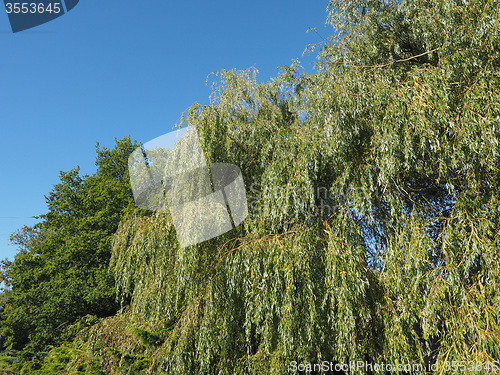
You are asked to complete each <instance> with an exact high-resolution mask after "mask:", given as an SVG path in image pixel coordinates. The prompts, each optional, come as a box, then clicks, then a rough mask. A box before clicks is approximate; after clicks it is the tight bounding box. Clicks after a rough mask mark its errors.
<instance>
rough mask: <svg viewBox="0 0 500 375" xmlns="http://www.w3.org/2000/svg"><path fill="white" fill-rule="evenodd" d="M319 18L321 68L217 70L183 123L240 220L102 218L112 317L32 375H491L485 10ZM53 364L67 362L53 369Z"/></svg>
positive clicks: (494, 62)
mask: <svg viewBox="0 0 500 375" xmlns="http://www.w3.org/2000/svg"><path fill="white" fill-rule="evenodd" d="M328 22H330V23H331V24H332V25H333V26H334V28H335V30H336V33H335V34H334V35H333V36H332V37H330V38H329V39H327V40H326V41H325V43H322V44H321V45H318V46H311V47H310V48H311V49H314V48H320V52H319V55H318V56H319V59H320V60H319V63H318V64H317V69H318V73H317V74H307V73H304V72H302V70H301V69H300V67H299V66H298V64H297V63H293V64H291V65H290V66H285V67H283V69H282V71H281V73H280V74H279V75H278V77H276V78H275V79H273V80H272V81H270V82H261V83H258V82H257V80H256V71H255V70H247V71H241V72H236V71H223V72H221V73H220V74H219V76H218V77H219V80H218V82H217V83H216V84H215V86H214V94H213V96H212V98H211V102H210V104H209V105H205V106H200V105H197V104H195V105H193V106H192V107H191V108H190V109H189V110H188V111H187V112H186V114H185V115H184V116H183V118H182V120H181V123H182V124H185V125H187V126H190V127H194V128H196V130H197V132H198V134H199V136H200V140H201V142H202V147H203V149H204V151H205V153H206V155H207V159H208V162H224V163H233V164H236V165H238V166H240V168H241V170H242V173H243V178H244V181H245V185H246V187H247V198H248V202H249V210H250V215H249V217H248V218H247V219H246V220H245V221H244V223H243V224H242V225H241V226H239V227H238V228H236V229H234V230H232V231H231V232H228V233H226V234H224V235H223V236H220V237H218V238H214V239H212V240H209V241H207V242H203V243H201V244H198V245H193V246H189V247H186V248H181V247H179V245H178V242H177V240H176V235H175V230H174V227H173V223H172V219H171V217H170V215H169V214H168V213H165V212H158V213H155V214H147V215H146V214H138V215H133V216H122V215H120V214H117V215H116V218H117V220H118V219H119V218H120V217H121V221H120V223H119V225H117V226H114V225H110V226H109V227H107V228H109V231H106V232H105V233H106V235H110V234H111V233H113V232H114V233H115V234H114V236H113V240H112V250H111V257H110V263H109V268H106V270H110V272H112V273H113V274H114V279H115V283H116V287H117V291H118V296H119V301H120V305H121V309H120V311H119V312H118V313H117V314H115V315H114V316H112V317H108V318H104V319H99V320H98V321H97V323H95V324H92V325H90V326H88V327H85V328H82V329H81V330H80V331H79V333H78V334H76V338H75V339H74V340H73V341H71V342H68V343H66V344H63V345H62V346H60V347H58V348H54V349H52V350H51V352H50V354H49V355H48V356H47V357H46V360H45V361H43V363H41V364H40V366H42V367H41V369H42V370H44V371H45V370H46V371H53V372H54V371H60V370H59V369H63V368H64V370H61V371H63V372H65V373H71V374H72V373H78V372H79V371H83V372H87V373H92V371H95V372H94V373H99V371H101V372H102V373H110V374H138V373H145V374H161V373H165V374H184V373H195V374H269V373H278V374H286V373H299V371H296V369H293V368H290V365H291V363H297V364H318V363H322V362H323V361H328V363H330V362H332V363H337V364H345V363H353V362H357V361H366V362H369V363H372V364H381V363H386V364H387V363H389V364H392V365H393V366H398V365H400V366H403V367H404V366H405V365H407V364H422V365H425V366H426V369H427V370H429V372H435V373H443V372H445V371H446V372H447V373H460V372H463V368H460V367H458V368H457V369H455V370H456V371H455V370H454V369H452V368H447V367H446V362H448V363H452V361H458V363H459V364H460V363H462V361H466V364H467V368H470V367H469V365H470V363H474V364H475V368H474V369H473V370H472V371H470V372H474V373H489V372H490V371H491V366H492V365H493V363H494V361H499V360H500V328H499V320H500V311H499V306H500V300H499V298H500V295H499V287H500V269H499V267H498V264H499V261H500V259H499V257H500V256H499V252H498V249H499V248H500V242H499V236H498V234H497V233H498V232H499V229H500V227H499V225H500V222H499V219H500V217H499V215H500V213H499V208H500V201H499V197H500V194H499V193H500V178H499V177H500V176H499V173H500V170H499V167H500V159H499V143H498V141H499V138H500V77H499V72H500V45H499V43H500V35H499V34H500V28H499V26H500V4H499V3H498V2H497V1H495V0H476V1H473V2H472V1H462V0H436V1H432V2H431V1H421V0H419V1H415V0H407V1H404V0H403V1H381V0H350V1H347V2H346V1H340V0H331V1H330V2H329V5H328ZM63 177H64V176H63ZM67 178H68V180H67V182H66V183H65V185H68V186H73V183H74V180H75V178H76V177H75V176H74V175H71V176H68V177H67ZM76 186H79V185H78V184H76ZM120 186H121V185H120ZM99 188H102V186H99ZM95 191H96V192H97V191H100V190H95ZM124 194H125V193H124ZM75 196H76V197H78V196H79V194H76V195H75ZM75 199H76V198H75ZM72 201H73V200H72V199H70V202H72ZM61 202H62V201H61ZM127 202H128V201H127ZM54 207H56V206H54ZM123 207H124V206H123ZM127 207H129V206H127ZM56 217H59V216H56ZM47 220H51V217H49V216H47ZM54 220H55V219H54ZM70 221H71V220H70ZM71 222H72V221H71ZM75 222H76V223H79V221H75ZM53 223H54V226H52V227H50V228H52V230H55V231H57V230H59V229H60V228H62V227H66V226H68V223H69V221H68V222H67V221H64V220H63V218H61V219H60V220H58V221H57V220H55V221H53ZM113 223H115V224H117V221H113ZM100 225H101V223H100V222H99V226H100ZM115 229H116V231H115ZM78 233H80V232H78ZM49 235H50V232H46V231H40V232H37V233H36V234H35V235H34V237H33V241H35V240H38V239H40V238H42V239H41V240H40V241H41V242H40V243H41V244H44V243H51V242H46V241H47V239H46V238H49V239H50V237H40V236H49ZM77 238H80V237H77ZM106 238H110V237H106ZM30 240H31V237H30ZM106 243H107V244H109V242H106ZM38 246H40V249H44V248H45V247H44V246H43V245H37V248H38ZM68 249H72V248H68ZM106 249H108V248H107V247H106ZM63 253H64V254H71V252H69V251H68V250H65V251H64V252H61V255H62V254H63ZM22 254H23V253H22V252H21V255H20V257H22ZM106 254H107V255H109V253H106ZM41 255H43V254H42V253H41ZM26 257H27V255H26ZM23 259H24V258H23ZM42 259H43V258H42ZM16 261H17V258H16ZM26 262H27V260H26ZM30 262H32V263H29V264H31V265H32V266H31V268H32V269H33V270H41V269H45V268H44V267H41V266H40V264H39V263H33V262H40V261H39V260H32V259H31V258H30ZM33 264H37V266H36V267H35V266H34V265H33ZM12 269H13V270H15V267H14V265H12ZM103 269H104V268H103ZM33 272H34V271H33ZM37 272H38V271H37ZM42 275H43V273H42V272H40V277H42ZM16 278H18V280H19V283H20V282H21V281H22V280H23V278H21V277H19V276H16V277H13V278H12V285H13V291H14V290H15V288H16V285H23V284H22V283H20V284H15V283H14V282H18V281H17V280H16ZM87 278H88V276H87ZM75 280H76V278H75ZM86 280H87V279H86ZM106 280H108V279H106ZM24 282H26V281H24ZM28 285H29V284H28ZM56 285H57V284H56ZM105 285H111V283H110V284H105ZM30 290H31V289H30ZM12 293H14V292H12ZM103 293H104V292H103ZM45 296H47V297H49V296H48V295H47V293H46V294H45ZM110 297H111V296H110ZM8 298H13V297H8ZM19 298H20V297H19ZM54 298H55V297H54ZM14 300H15V299H14ZM51 301H54V300H53V299H52V300H51ZM51 303H53V302H51ZM8 309H9V307H8V304H7V308H6V312H8V311H9V310H8ZM11 311H12V310H11ZM23 311H24V310H23ZM82 311H83V310H82ZM108 312H109V311H106V313H108ZM24 313H25V311H24ZM64 313H65V314H66V313H67V312H64ZM9 314H10V315H9ZM93 314H95V315H99V314H98V313H96V312H94V313H93ZM104 315H105V314H104V313H103V314H100V316H104ZM9 316H18V315H14V313H13V312H10V313H8V314H7V315H6V317H7V320H6V322H17V320H12V318H9ZM69 316H72V315H69ZM75 316H76V315H75ZM9 319H11V320H10V321H9ZM19 321H21V322H25V321H27V320H22V319H19ZM7 324H11V326H12V323H7ZM26 324H28V323H26ZM31 324H32V323H31ZM42 332H43V331H42ZM20 337H22V336H20ZM41 337H44V336H43V335H42V336H41ZM68 337H69V336H68ZM30 339H31V338H30ZM25 340H26V339H25ZM19 342H22V341H19ZM68 353H70V354H68ZM54 358H58V359H60V363H63V366H62V367H53V370H51V367H50V366H56V364H57V363H59V362H57V361H55V362H53V359H54ZM477 364H480V365H481V366H483V367H482V369H479V368H478V367H477ZM497 365H498V364H497ZM57 366H59V365H57ZM485 366H489V367H490V368H487V367H485ZM42 370H40V371H42ZM418 370H421V368H420V369H418V368H417V369H415V368H411V369H406V372H407V373H412V372H414V373H418V372H419V371H418ZM400 372H401V373H402V372H403V371H400ZM45 373H50V372H45ZM316 373H320V371H316ZM356 373H360V374H364V373H370V371H368V369H367V368H366V367H361V368H358V369H357V372H356ZM373 373H385V370H384V369H383V368H378V369H374V370H373Z"/></svg>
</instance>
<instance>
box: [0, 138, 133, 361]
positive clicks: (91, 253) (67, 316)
mask: <svg viewBox="0 0 500 375" xmlns="http://www.w3.org/2000/svg"><path fill="white" fill-rule="evenodd" d="M135 147H137V144H133V143H132V142H131V141H130V139H128V138H124V139H123V140H121V141H117V142H116V147H115V148H114V149H112V150H108V149H106V148H105V147H102V148H101V147H100V146H99V145H98V146H97V158H96V166H97V172H96V173H95V174H94V175H91V176H81V175H80V173H79V168H74V169H73V170H71V171H69V172H61V174H60V182H59V183H58V184H56V185H54V188H53V190H52V191H51V192H50V193H49V195H48V196H47V197H46V202H47V206H48V212H47V213H46V214H45V215H42V216H40V219H41V221H40V222H39V223H38V224H36V225H35V226H34V227H32V228H30V227H24V228H22V229H21V230H19V231H18V232H17V233H15V234H14V235H13V236H12V238H11V240H12V242H13V243H14V244H16V245H18V247H19V248H20V252H19V253H18V254H17V255H16V258H15V260H14V261H13V262H11V263H7V264H6V266H5V267H4V272H5V273H6V279H7V281H8V282H10V284H11V288H10V289H11V290H10V291H9V292H7V293H6V296H5V300H4V303H3V306H4V311H3V313H2V314H3V317H4V319H5V321H4V334H6V335H7V337H8V340H9V341H8V345H10V347H11V348H13V349H17V350H20V349H26V350H28V351H29V352H31V353H35V352H38V351H44V350H47V345H59V344H61V343H62V342H63V341H64V340H68V339H69V338H70V337H71V329H70V326H71V325H72V324H73V323H74V322H75V320H77V319H78V318H82V317H83V316H85V315H88V314H92V315H96V316H99V317H104V316H109V315H112V314H114V313H115V312H116V311H117V308H118V304H117V303H116V293H115V288H114V279H113V275H112V274H111V273H110V272H109V267H108V264H109V259H110V256H111V238H112V235H113V233H114V232H115V231H116V228H117V226H118V223H119V222H120V219H121V218H122V217H123V216H124V215H125V214H126V213H131V212H133V211H134V210H137V209H136V208H135V205H134V203H133V199H132V195H131V192H130V183H129V180H128V169H127V160H128V155H129V154H130V152H131V151H132V150H133V149H134V148H135Z"/></svg>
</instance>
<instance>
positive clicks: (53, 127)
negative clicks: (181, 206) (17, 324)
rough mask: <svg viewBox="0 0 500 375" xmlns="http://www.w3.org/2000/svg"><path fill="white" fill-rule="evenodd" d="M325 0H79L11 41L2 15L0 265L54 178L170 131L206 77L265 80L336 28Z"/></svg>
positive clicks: (205, 96) (202, 95) (202, 93)
mask: <svg viewBox="0 0 500 375" xmlns="http://www.w3.org/2000/svg"><path fill="white" fill-rule="evenodd" d="M326 6H327V0H325V1H317V0H315V1H310V0H293V1H290V0H266V1H264V0H254V1H251V2H239V1H234V0H233V1H226V0H218V1H206V0H205V1H197V0H196V1H190V2H181V1H168V0H166V1H165V0H163V1H159V0H155V1H153V0H146V1H132V0H126V1H120V2H118V1H111V2H104V1H97V0H81V1H80V3H79V4H78V5H77V6H76V7H75V8H74V9H73V10H72V11H71V12H69V13H68V14H66V15H64V16H62V17H60V18H58V19H56V20H54V21H51V22H49V23H47V24H44V25H41V26H38V27H36V28H33V29H30V30H27V31H24V32H20V33H17V34H12V32H11V29H10V25H9V23H8V18H7V14H6V13H5V12H4V8H3V5H2V10H1V13H0V46H1V48H2V56H3V57H2V61H1V63H0V109H1V110H0V132H1V140H2V144H1V147H0V157H1V159H0V160H1V163H0V176H1V177H0V178H1V181H0V182H1V184H0V200H1V201H0V202H1V204H0V258H1V259H3V258H6V257H7V258H9V259H13V258H14V255H15V253H16V248H15V247H14V246H12V245H9V235H10V234H11V233H12V232H14V231H15V230H16V229H18V228H20V227H22V226H23V225H33V224H34V223H35V222H36V221H35V220H33V219H30V217H32V216H34V215H39V214H43V213H46V211H47V208H46V204H45V198H44V196H45V195H47V194H48V193H49V191H50V190H51V189H52V186H53V185H54V184H56V183H58V181H59V171H61V170H63V171H68V170H70V169H72V168H73V167H75V166H77V165H79V166H80V168H81V171H82V172H83V173H84V174H85V173H87V174H91V173H93V172H94V171H95V166H94V161H95V144H96V142H99V143H100V144H101V145H104V146H106V147H108V148H112V147H113V146H114V140H115V138H119V139H121V138H123V137H124V136H128V135H130V136H131V137H132V139H136V140H138V141H139V142H147V141H149V140H150V139H153V138H155V137H158V136H160V135H162V134H164V133H167V132H168V131H170V130H171V129H172V126H173V125H174V124H175V123H176V122H177V120H178V119H179V117H180V115H181V114H182V112H183V111H184V110H185V109H187V108H188V107H189V106H190V105H191V104H192V103H194V102H198V103H202V104H203V103H208V102H209V95H210V92H211V91H210V87H209V86H206V84H205V82H206V78H207V76H208V75H209V74H210V73H211V72H215V71H218V70H221V69H233V68H236V69H246V68H248V67H251V66H254V67H256V68H257V69H258V70H259V72H260V73H259V75H258V79H259V81H260V80H268V79H269V78H270V77H272V76H275V75H276V73H277V70H276V68H277V67H278V66H280V65H285V64H289V63H290V62H291V60H292V59H295V58H298V59H299V60H300V61H301V62H302V64H303V66H304V67H306V68H307V69H308V70H309V69H311V68H310V67H308V65H309V63H310V62H311V61H314V60H315V58H314V56H304V57H302V56H301V55H302V52H303V50H304V48H305V46H306V45H307V44H310V43H317V42H320V41H321V39H320V38H319V36H318V35H316V34H315V33H312V32H310V33H306V30H307V29H308V28H309V27H317V29H318V31H319V32H320V34H322V35H323V36H326V35H329V34H331V33H332V32H333V29H332V28H331V27H325V26H324V24H325V20H326Z"/></svg>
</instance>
